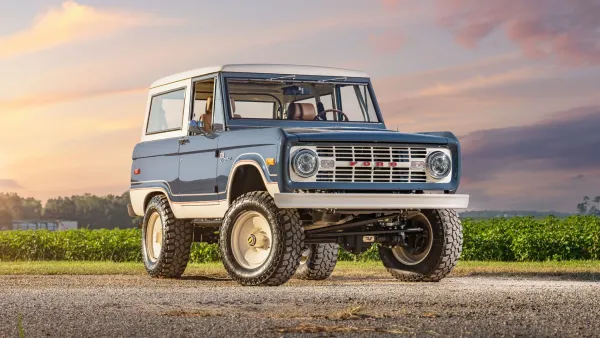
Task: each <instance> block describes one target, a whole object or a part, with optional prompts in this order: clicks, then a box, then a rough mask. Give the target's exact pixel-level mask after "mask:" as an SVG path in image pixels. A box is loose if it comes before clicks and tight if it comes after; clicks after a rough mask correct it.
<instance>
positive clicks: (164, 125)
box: [146, 88, 186, 134]
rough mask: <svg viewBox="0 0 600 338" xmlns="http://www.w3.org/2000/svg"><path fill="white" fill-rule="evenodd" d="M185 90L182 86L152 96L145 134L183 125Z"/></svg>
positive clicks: (176, 128)
mask: <svg viewBox="0 0 600 338" xmlns="http://www.w3.org/2000/svg"><path fill="white" fill-rule="evenodd" d="M185 90H186V89H185V88H182V89H178V90H175V91H172V92H168V93H164V94H159V95H156V96H154V97H153V98H152V102H151V103H150V116H149V117H148V126H147V127H146V134H153V133H160V132H164V131H171V130H179V129H181V127H182V126H183V106H184V104H185Z"/></svg>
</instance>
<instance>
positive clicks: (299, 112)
mask: <svg viewBox="0 0 600 338" xmlns="http://www.w3.org/2000/svg"><path fill="white" fill-rule="evenodd" d="M316 116H317V113H316V111H315V106H314V105H313V104H312V103H291V104H290V106H289V107H288V114H287V118H288V120H304V121H313V120H314V119H315V117H316Z"/></svg>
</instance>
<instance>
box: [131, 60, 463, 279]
mask: <svg viewBox="0 0 600 338" xmlns="http://www.w3.org/2000/svg"><path fill="white" fill-rule="evenodd" d="M460 161H461V160H460V145H459V142H458V140H457V138H456V137H455V136H454V134H452V133H450V132H433V133H419V134H407V133H401V132H397V131H393V130H387V129H386V126H385V124H384V122H383V116H382V113H381V111H380V108H379V105H378V103H377V100H376V98H375V92H374V90H373V87H372V85H371V81H370V79H369V77H368V75H367V74H365V73H362V72H358V71H351V70H345V69H336V68H325V67H314V66H296V65H224V66H218V67H208V68H201V69H197V70H193V71H188V72H184V73H180V74H176V75H172V76H168V77H165V78H163V79H160V80H158V81H156V82H154V83H153V84H152V86H151V88H150V92H149V96H148V102H147V109H146V115H145V119H144V127H143V131H142V135H141V142H140V143H138V144H137V145H136V146H135V149H134V151H133V165H132V168H131V189H130V197H131V205H130V206H129V213H130V214H131V215H132V216H143V224H142V254H143V259H144V264H145V267H146V270H147V271H148V274H149V275H150V276H152V277H167V278H176V277H179V276H181V275H182V273H183V272H184V270H185V268H186V266H187V263H188V260H189V258H190V247H191V245H192V242H194V241H197V242H198V241H202V242H208V243H218V245H219V250H220V255H221V258H222V261H223V265H224V266H225V269H226V270H227V272H228V273H229V275H230V276H231V278H232V279H233V280H235V281H237V282H239V283H240V284H242V285H280V284H283V283H285V282H286V281H288V280H289V279H290V278H291V277H292V276H293V275H294V274H295V275H296V277H297V278H301V279H309V280H319V279H325V278H327V277H329V276H330V275H331V273H332V271H333V269H334V267H335V264H336V261H337V256H338V250H339V247H340V246H341V247H342V248H344V249H345V250H348V251H351V252H354V253H361V252H364V251H365V250H367V249H369V248H370V247H371V246H372V245H374V244H375V245H377V249H378V251H379V255H380V256H381V260H382V262H383V265H384V266H385V267H386V268H387V270H388V271H389V272H390V273H391V275H392V276H394V277H395V278H397V279H399V280H401V281H415V282H416V281H429V282H435V281H439V280H441V279H442V278H444V277H445V276H446V275H447V274H448V273H450V271H451V270H452V268H453V267H454V265H455V264H456V262H457V260H458V258H459V256H460V253H461V249H462V227H461V223H460V220H459V217H458V215H457V213H456V211H455V209H461V208H466V207H467V206H468V203H469V196H468V195H460V194H456V191H457V189H458V185H459V181H460V171H461V167H460Z"/></svg>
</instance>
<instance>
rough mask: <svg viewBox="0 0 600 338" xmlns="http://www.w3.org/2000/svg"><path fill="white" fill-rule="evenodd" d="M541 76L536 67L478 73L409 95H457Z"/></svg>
mask: <svg viewBox="0 0 600 338" xmlns="http://www.w3.org/2000/svg"><path fill="white" fill-rule="evenodd" d="M539 76H541V71H540V70H537V69H535V68H522V69H516V70H512V71H508V72H504V73H498V74H493V75H488V76H486V75H477V76H474V77H471V78H467V79H464V80H461V81H456V82H452V83H437V84H436V85H434V86H432V87H429V88H423V89H420V90H418V91H417V92H416V93H413V94H412V95H411V94H409V96H417V97H430V96H442V95H455V94H460V93H464V92H468V91H471V90H475V89H481V88H488V87H493V86H499V85H504V84H508V83H514V82H519V81H523V80H527V79H532V78H537V77H539Z"/></svg>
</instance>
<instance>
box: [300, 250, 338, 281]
mask: <svg viewBox="0 0 600 338" xmlns="http://www.w3.org/2000/svg"><path fill="white" fill-rule="evenodd" d="M307 250H308V257H307V259H306V261H305V262H304V263H302V262H301V263H300V265H299V266H298V270H296V278H298V279H304V280H324V279H327V278H329V276H331V273H332V272H333V269H335V264H336V263H337V258H338V250H339V246H338V245H337V244H333V243H326V244H311V245H309V246H308V248H307Z"/></svg>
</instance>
